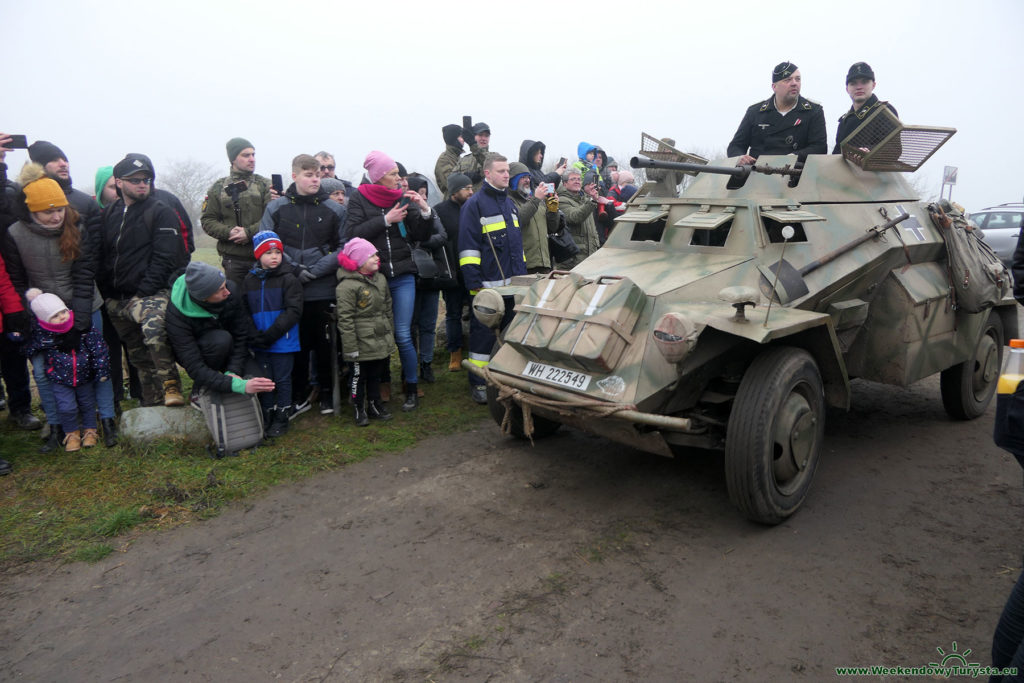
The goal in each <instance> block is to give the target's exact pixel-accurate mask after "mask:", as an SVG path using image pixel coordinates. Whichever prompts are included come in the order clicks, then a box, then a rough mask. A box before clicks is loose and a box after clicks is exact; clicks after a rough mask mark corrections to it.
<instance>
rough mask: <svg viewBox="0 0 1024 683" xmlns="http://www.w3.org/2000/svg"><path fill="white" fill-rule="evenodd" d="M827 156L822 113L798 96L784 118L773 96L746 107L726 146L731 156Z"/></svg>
mask: <svg viewBox="0 0 1024 683" xmlns="http://www.w3.org/2000/svg"><path fill="white" fill-rule="evenodd" d="M748 149H749V150H750V151H749V154H750V156H752V157H754V158H757V157H759V156H761V155H762V154H796V155H801V154H828V139H827V137H826V135H825V110H824V109H822V108H821V105H820V104H818V103H816V102H811V101H810V100H808V99H805V98H804V97H800V98H799V99H798V100H797V102H796V106H795V107H793V109H791V110H790V111H789V112H787V113H786V115H785V116H783V115H782V114H780V113H779V112H778V110H777V109H776V108H775V96H774V95H773V96H772V97H769V98H768V99H767V100H765V101H764V102H757V103H756V104H752V105H750V107H748V108H747V113H746V114H744V115H743V120H742V121H740V126H739V128H737V129H736V135H734V136H733V138H732V142H730V143H729V149H728V152H727V153H728V155H729V156H731V157H736V156H740V155H743V154H748V151H747V150H748Z"/></svg>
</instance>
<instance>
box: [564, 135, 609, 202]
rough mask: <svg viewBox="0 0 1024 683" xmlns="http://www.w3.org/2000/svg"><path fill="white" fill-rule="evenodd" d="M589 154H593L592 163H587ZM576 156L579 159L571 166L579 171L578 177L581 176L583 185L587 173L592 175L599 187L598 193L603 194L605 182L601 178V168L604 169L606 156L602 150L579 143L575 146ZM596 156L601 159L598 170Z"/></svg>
mask: <svg viewBox="0 0 1024 683" xmlns="http://www.w3.org/2000/svg"><path fill="white" fill-rule="evenodd" d="M590 152H593V153H594V160H593V161H587V154H588V153H590ZM576 155H577V156H579V159H578V160H577V161H575V162H574V163H573V165H572V166H573V168H576V169H578V170H579V172H580V175H581V176H583V182H584V184H586V182H587V173H593V174H594V182H596V183H597V185H598V187H599V190H598V191H599V192H603V191H604V189H605V180H604V178H603V177H602V176H601V168H604V162H606V161H607V160H608V155H607V154H606V153H605V151H604V150H603V149H601V148H600V147H598V146H597V145H592V144H590V143H589V142H581V143H580V144H579V145H577V146H576ZM598 156H600V157H602V158H603V161H602V162H601V166H600V168H599V167H598V163H597V159H598Z"/></svg>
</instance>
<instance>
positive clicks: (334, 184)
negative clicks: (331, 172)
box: [320, 178, 348, 194]
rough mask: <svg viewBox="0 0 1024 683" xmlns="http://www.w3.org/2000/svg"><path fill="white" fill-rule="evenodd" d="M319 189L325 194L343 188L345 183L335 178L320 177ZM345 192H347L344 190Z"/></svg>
mask: <svg viewBox="0 0 1024 683" xmlns="http://www.w3.org/2000/svg"><path fill="white" fill-rule="evenodd" d="M320 189H321V190H323V191H324V192H326V193H327V194H333V193H335V192H337V191H338V190H345V189H346V188H345V183H343V182H341V181H340V180H338V179H337V178H321V179H320ZM345 194H348V192H347V191H346V192H345Z"/></svg>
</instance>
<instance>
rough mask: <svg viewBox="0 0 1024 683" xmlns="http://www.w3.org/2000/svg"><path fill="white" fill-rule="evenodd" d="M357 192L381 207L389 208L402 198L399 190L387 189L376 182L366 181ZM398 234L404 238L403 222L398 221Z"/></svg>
mask: <svg viewBox="0 0 1024 683" xmlns="http://www.w3.org/2000/svg"><path fill="white" fill-rule="evenodd" d="M359 193H360V194H362V195H363V196H364V197H366V200H367V201H369V202H370V203H371V204H373V205H374V206H378V207H380V208H382V209H391V207H393V206H394V205H395V204H397V203H398V201H399V200H400V199H401V198H402V191H401V190H397V189H396V190H389V189H388V188H386V187H384V186H383V185H378V184H377V183H367V184H365V185H360V186H359ZM398 234H400V235H401V236H402V239H405V235H406V232H405V222H404V221H399V222H398Z"/></svg>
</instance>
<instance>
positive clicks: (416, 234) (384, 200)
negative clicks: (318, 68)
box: [347, 151, 433, 412]
mask: <svg viewBox="0 0 1024 683" xmlns="http://www.w3.org/2000/svg"><path fill="white" fill-rule="evenodd" d="M363 168H365V169H366V176H367V178H369V180H370V182H369V183H364V184H362V185H360V186H359V189H358V190H357V191H356V192H355V193H353V195H352V197H351V199H349V202H348V207H347V208H348V228H347V232H348V235H349V237H361V238H363V239H365V240H366V241H368V242H370V243H371V244H372V245H373V247H374V248H375V249H376V250H377V252H378V254H379V256H380V272H381V273H383V274H384V277H385V279H386V280H387V283H388V289H389V290H390V292H391V300H392V307H393V311H394V321H395V341H396V342H397V344H398V355H399V357H400V358H401V360H402V378H403V379H404V380H405V391H406V394H405V403H403V404H402V410H404V411H406V412H408V411H410V410H415V409H416V406H417V405H418V399H417V395H416V384H417V381H418V378H417V376H416V370H417V367H416V348H415V346H413V343H412V332H411V327H412V314H413V307H414V306H415V303H416V265H415V263H414V262H413V260H412V243H413V242H420V241H423V240H426V239H429V238H430V235H431V230H432V225H433V217H432V210H431V208H430V205H429V204H427V201H426V200H425V199H424V198H423V197H421V196H420V194H419V193H417V192H412V191H411V190H407V191H405V192H403V191H402V189H401V187H400V183H399V177H398V164H397V163H395V160H394V159H392V158H391V157H389V156H388V155H387V154H385V153H384V152H378V151H373V152H370V153H369V154H367V155H366V161H364V162H363Z"/></svg>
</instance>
